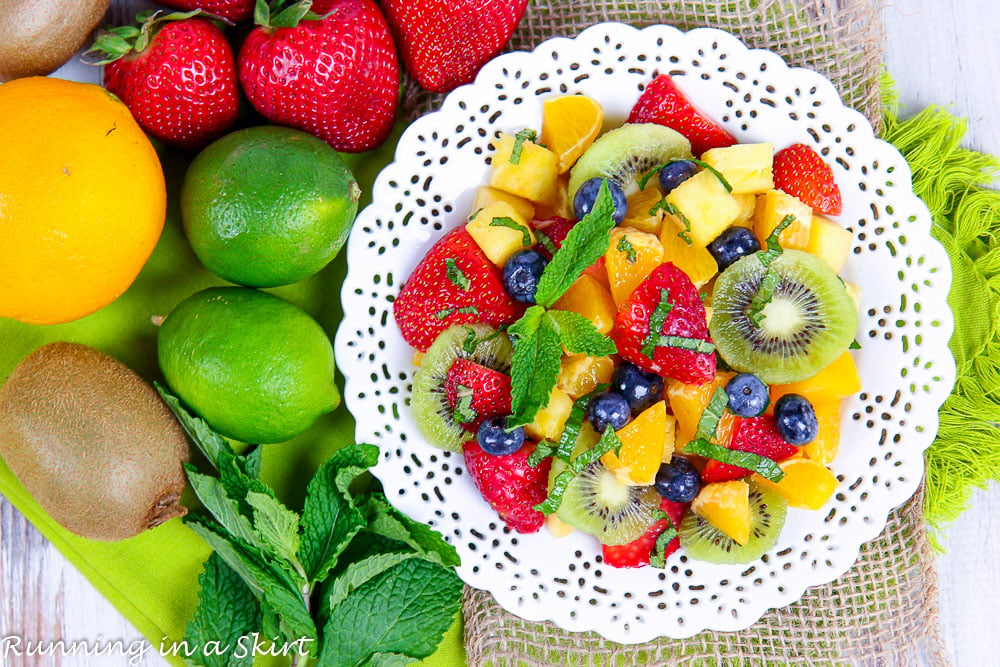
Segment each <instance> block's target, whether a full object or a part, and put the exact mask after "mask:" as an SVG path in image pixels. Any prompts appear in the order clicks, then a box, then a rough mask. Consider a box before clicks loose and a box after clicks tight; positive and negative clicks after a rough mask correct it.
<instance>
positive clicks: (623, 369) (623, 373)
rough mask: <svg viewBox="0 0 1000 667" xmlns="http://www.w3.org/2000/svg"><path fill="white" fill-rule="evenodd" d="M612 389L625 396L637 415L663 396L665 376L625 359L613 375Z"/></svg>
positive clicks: (633, 413) (632, 410) (633, 414)
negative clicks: (650, 371)
mask: <svg viewBox="0 0 1000 667" xmlns="http://www.w3.org/2000/svg"><path fill="white" fill-rule="evenodd" d="M611 389H612V390H613V391H614V392H616V393H618V394H621V395H622V396H624V397H625V400H626V401H628V405H629V408H630V409H631V412H632V416H635V415H638V414H639V413H640V412H642V411H643V410H645V409H646V408H648V407H650V406H651V405H653V404H654V403H656V402H657V401H659V400H660V399H661V398H662V397H663V378H662V377H660V376H659V375H657V374H656V373H647V372H646V371H644V370H642V369H641V368H639V367H638V366H636V365H635V364H630V363H629V362H627V361H625V362H622V363H621V364H619V366H618V368H616V369H615V373H614V375H612V376H611Z"/></svg>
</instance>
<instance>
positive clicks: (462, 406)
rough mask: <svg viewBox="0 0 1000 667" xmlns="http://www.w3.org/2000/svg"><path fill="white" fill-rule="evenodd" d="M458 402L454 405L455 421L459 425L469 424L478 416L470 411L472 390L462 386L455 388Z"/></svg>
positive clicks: (473, 411)
mask: <svg viewBox="0 0 1000 667" xmlns="http://www.w3.org/2000/svg"><path fill="white" fill-rule="evenodd" d="M455 389H456V391H457V393H458V401H457V402H456V403H455V421H456V422H458V423H459V424H471V423H472V422H474V421H476V418H477V417H479V415H478V414H477V413H476V411H475V410H473V409H472V389H470V388H469V387H466V386H464V385H458V386H457V387H456V388H455Z"/></svg>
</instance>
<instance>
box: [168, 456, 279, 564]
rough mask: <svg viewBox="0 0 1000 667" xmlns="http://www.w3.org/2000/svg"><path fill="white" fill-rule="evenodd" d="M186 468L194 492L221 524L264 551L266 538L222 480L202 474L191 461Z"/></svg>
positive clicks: (185, 465)
mask: <svg viewBox="0 0 1000 667" xmlns="http://www.w3.org/2000/svg"><path fill="white" fill-rule="evenodd" d="M184 470H185V471H187V477H188V483H189V484H190V485H191V489H192V490H193V491H194V494H195V495H196V496H197V497H198V500H200V501H201V504H202V505H204V506H205V509H206V510H208V512H209V513H210V514H211V515H212V516H213V517H214V518H215V520H216V521H218V522H219V525H221V526H222V527H223V528H225V529H226V530H227V531H229V533H230V534H231V535H233V536H234V537H236V538H238V539H240V540H242V541H243V542H245V543H246V544H248V545H252V546H254V547H256V548H258V549H260V550H261V551H264V550H265V543H264V540H262V539H261V538H260V537H259V536H258V535H257V532H256V531H255V530H254V528H253V525H252V524H251V523H250V520H249V519H248V518H247V517H246V516H244V515H243V513H242V511H241V510H240V506H239V503H238V501H237V500H236V499H235V498H233V497H232V496H230V495H229V493H228V491H227V490H226V488H225V486H224V485H223V484H222V482H221V481H219V479H217V478H215V477H209V476H208V475H202V474H201V473H199V472H198V471H197V470H195V469H194V467H193V466H192V465H191V464H189V463H185V464H184ZM245 497H246V496H245V495H244V498H245Z"/></svg>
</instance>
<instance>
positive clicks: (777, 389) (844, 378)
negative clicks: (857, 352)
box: [771, 352, 861, 405]
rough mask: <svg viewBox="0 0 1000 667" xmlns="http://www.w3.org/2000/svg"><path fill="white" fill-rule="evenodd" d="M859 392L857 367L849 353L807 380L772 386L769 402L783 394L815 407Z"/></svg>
mask: <svg viewBox="0 0 1000 667" xmlns="http://www.w3.org/2000/svg"><path fill="white" fill-rule="evenodd" d="M859 391H861V378H860V377H859V376H858V367H857V366H855V365H854V357H852V356H851V353H850V352H844V353H843V354H842V355H840V356H839V357H837V358H836V359H834V361H833V363H831V364H830V365H829V366H827V367H826V368H824V369H823V370H821V371H820V372H819V373H817V374H816V375H814V376H812V377H811V378H809V379H808V380H803V381H802V382H795V383H792V384H776V385H772V386H771V402H772V403H774V402H775V401H777V400H778V399H779V398H781V397H782V396H784V395H785V394H799V395H801V396H805V397H806V398H808V399H809V401H810V402H811V403H813V405H815V404H816V403H826V402H830V401H839V400H840V399H842V398H847V397H848V396H853V395H854V394H856V393H858V392H859Z"/></svg>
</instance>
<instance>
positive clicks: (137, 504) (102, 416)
mask: <svg viewBox="0 0 1000 667" xmlns="http://www.w3.org/2000/svg"><path fill="white" fill-rule="evenodd" d="M0 455H2V456H3V459H4V461H6V463H7V465H8V466H9V467H10V469H11V471H12V472H13V473H14V475H15V476H16V477H17V478H18V480H20V482H21V484H22V485H24V488H25V489H26V490H27V491H28V493H30V494H31V495H32V497H34V499H35V500H36V501H38V504H39V505H41V506H42V509H44V510H45V511H46V512H48V513H49V515H50V516H51V517H52V518H53V519H55V520H56V521H58V522H59V523H60V524H62V526H64V527H65V528H67V529H68V530H70V531H72V532H74V533H76V534H78V535H82V536H83V537H88V538H91V539H95V540H106V541H112V540H121V539H125V538H127V537H132V536H133V535H137V534H139V533H141V532H142V531H144V530H146V529H149V528H153V527H155V526H157V525H159V524H161V523H163V522H164V521H166V520H168V519H170V518H173V517H177V516H182V515H183V514H184V513H185V512H186V510H185V509H184V507H182V506H181V505H180V504H178V501H179V500H180V496H181V492H182V491H183V490H184V487H185V486H186V484H187V478H186V476H185V474H184V469H183V465H182V464H183V462H184V461H187V460H188V444H187V439H186V437H185V436H184V431H183V430H182V429H181V426H180V424H179V423H178V422H177V420H176V419H175V418H174V416H173V414H172V413H171V412H170V409H169V408H168V407H167V406H166V405H165V404H164V403H163V401H162V400H160V397H159V396H158V395H157V393H156V391H155V390H154V389H153V388H152V387H151V386H149V384H147V383H146V382H145V381H144V380H143V379H142V378H140V377H139V376H138V375H136V374H135V373H134V372H132V371H131V370H130V369H128V368H127V367H125V366H124V365H123V364H121V363H120V362H118V361H116V360H115V359H112V358H111V357H109V356H108V355H106V354H104V353H103V352H100V351H98V350H95V349H94V348H91V347H87V346H86V345H79V344H75V343H52V344H49V345H45V346H43V347H41V348H39V349H37V350H35V351H34V352H32V353H31V354H30V355H28V357H27V358H25V359H24V361H22V362H21V363H20V364H19V365H18V367H17V368H15V369H14V372H13V373H11V375H10V377H9V378H8V379H7V382H6V384H4V386H3V387H2V388H0Z"/></svg>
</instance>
